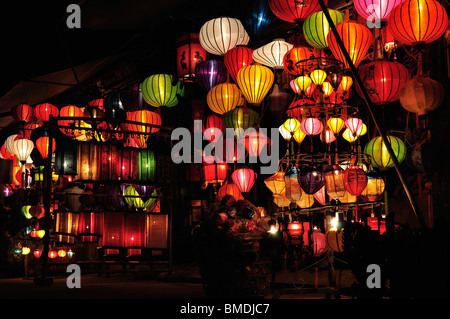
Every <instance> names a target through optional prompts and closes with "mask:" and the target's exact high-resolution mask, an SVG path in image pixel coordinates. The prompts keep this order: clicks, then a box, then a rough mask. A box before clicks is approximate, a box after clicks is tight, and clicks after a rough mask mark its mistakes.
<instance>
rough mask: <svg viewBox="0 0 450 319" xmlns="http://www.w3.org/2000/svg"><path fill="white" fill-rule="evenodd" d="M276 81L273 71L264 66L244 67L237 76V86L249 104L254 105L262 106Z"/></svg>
mask: <svg viewBox="0 0 450 319" xmlns="http://www.w3.org/2000/svg"><path fill="white" fill-rule="evenodd" d="M274 80H275V76H274V74H273V72H272V70H270V69H269V68H268V67H266V66H263V65H250V66H246V67H243V68H242V69H240V70H239V72H238V74H237V84H238V86H239V88H240V89H241V91H242V93H243V94H244V97H245V99H246V100H247V102H248V103H249V104H252V105H260V104H261V102H262V100H263V99H264V97H265V96H266V95H267V93H268V92H269V90H270V88H271V87H272V84H273V82H274Z"/></svg>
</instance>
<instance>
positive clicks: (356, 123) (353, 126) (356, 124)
mask: <svg viewBox="0 0 450 319" xmlns="http://www.w3.org/2000/svg"><path fill="white" fill-rule="evenodd" d="M362 124H363V121H362V120H361V119H360V118H357V117H349V118H347V119H346V120H345V126H346V127H347V128H348V129H349V130H350V132H352V133H353V134H354V135H356V133H357V132H358V130H359V129H360V127H361V125H362Z"/></svg>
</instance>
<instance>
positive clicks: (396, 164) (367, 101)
mask: <svg viewBox="0 0 450 319" xmlns="http://www.w3.org/2000/svg"><path fill="white" fill-rule="evenodd" d="M318 1H319V4H320V7H321V8H322V11H323V13H324V15H325V17H326V19H327V21H328V23H329V25H330V28H331V32H333V34H334V36H335V38H336V42H337V43H338V45H339V47H340V49H341V51H342V54H343V55H344V57H345V59H346V61H347V62H348V64H349V66H350V70H351V72H352V74H353V77H354V78H355V82H356V84H357V85H358V86H359V88H360V90H361V92H362V94H363V97H364V101H365V104H366V108H367V111H368V112H369V114H370V116H371V117H372V120H373V122H374V124H375V127H376V128H377V130H378V132H379V133H380V136H381V139H382V141H383V143H384V145H385V146H386V150H387V151H388V153H389V156H390V157H391V159H392V162H393V164H394V167H395V170H396V172H397V175H398V177H399V179H400V182H401V183H402V186H403V189H404V190H405V193H406V195H407V197H408V200H409V203H410V205H411V208H412V210H413V212H414V215H415V216H416V218H417V219H418V221H419V223H420V225H421V226H422V228H426V224H425V221H424V219H423V217H422V215H421V214H420V212H419V210H418V208H417V206H416V204H415V201H414V198H413V196H412V194H411V192H410V190H409V188H408V185H407V184H406V181H405V179H404V177H403V175H402V172H401V170H400V164H399V162H398V160H397V157H396V156H395V154H394V151H393V150H392V147H391V144H390V142H389V140H388V139H387V137H386V135H385V134H384V132H383V131H382V130H381V128H380V126H379V125H378V121H377V119H376V118H375V115H374V114H373V112H372V108H371V105H370V98H369V95H368V93H367V91H366V89H365V87H364V85H363V83H362V80H361V78H360V76H359V74H358V72H357V70H356V67H355V65H354V64H353V61H352V59H351V58H350V55H349V54H348V52H347V49H346V48H345V46H344V43H343V42H342V39H341V37H340V36H339V33H338V32H337V29H336V26H335V25H334V23H333V20H331V17H330V13H329V12H328V9H327V7H326V5H325V3H324V1H323V0H318Z"/></svg>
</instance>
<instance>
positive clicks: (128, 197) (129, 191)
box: [124, 185, 139, 207]
mask: <svg viewBox="0 0 450 319" xmlns="http://www.w3.org/2000/svg"><path fill="white" fill-rule="evenodd" d="M124 195H125V197H124V199H125V203H127V204H128V205H129V206H131V207H132V206H134V199H135V198H137V197H132V196H138V195H139V194H138V192H137V191H136V190H135V189H134V187H133V185H128V186H127V187H126V188H125V192H124Z"/></svg>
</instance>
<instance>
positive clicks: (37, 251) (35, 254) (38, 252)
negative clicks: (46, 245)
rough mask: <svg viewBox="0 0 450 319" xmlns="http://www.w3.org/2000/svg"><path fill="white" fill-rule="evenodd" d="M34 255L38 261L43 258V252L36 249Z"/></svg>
mask: <svg viewBox="0 0 450 319" xmlns="http://www.w3.org/2000/svg"><path fill="white" fill-rule="evenodd" d="M33 255H34V257H35V258H36V259H39V258H41V256H42V250H39V249H36V250H35V251H34V252H33Z"/></svg>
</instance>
